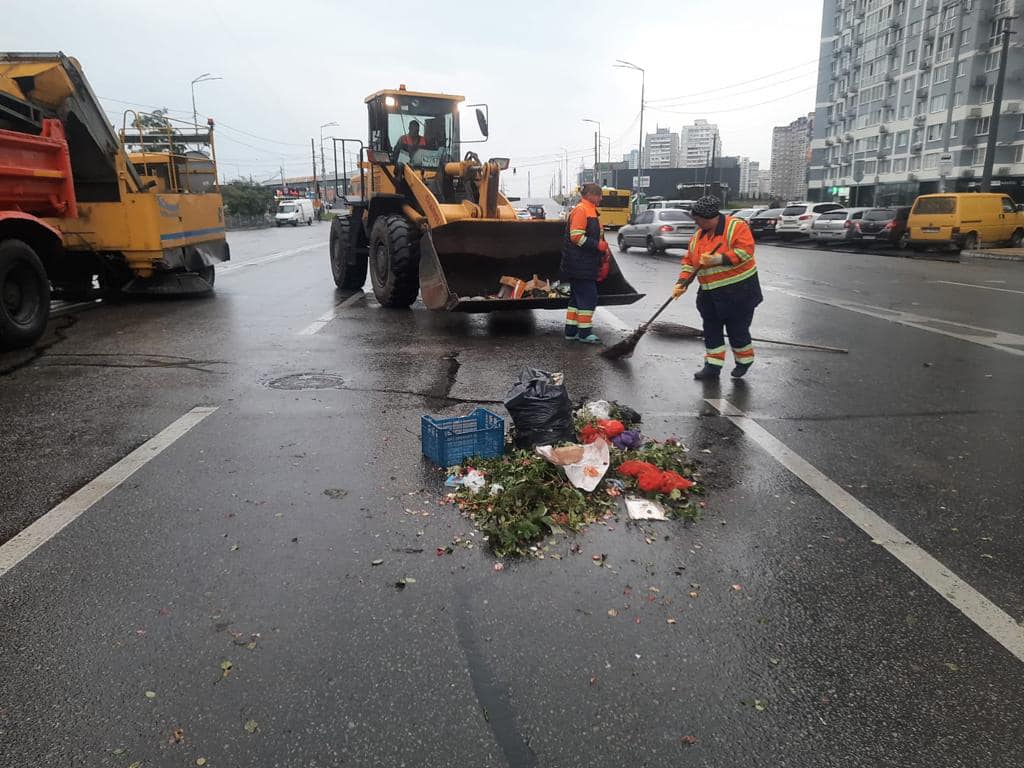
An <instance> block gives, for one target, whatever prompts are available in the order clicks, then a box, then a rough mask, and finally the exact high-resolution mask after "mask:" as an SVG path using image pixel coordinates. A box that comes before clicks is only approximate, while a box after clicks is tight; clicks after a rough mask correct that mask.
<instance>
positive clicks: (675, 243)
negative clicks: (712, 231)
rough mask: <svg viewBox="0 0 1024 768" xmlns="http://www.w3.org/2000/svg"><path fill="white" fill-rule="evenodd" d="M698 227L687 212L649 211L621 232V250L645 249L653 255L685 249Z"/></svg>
mask: <svg viewBox="0 0 1024 768" xmlns="http://www.w3.org/2000/svg"><path fill="white" fill-rule="evenodd" d="M696 231H697V225H696V223H694V221H693V218H692V217H691V216H690V214H689V213H687V212H686V211H681V210H676V209H673V208H658V209H651V208H648V209H647V210H646V211H641V212H640V213H639V214H637V216H636V217H634V218H633V219H632V220H631V221H630V223H629V224H627V225H626V226H624V227H623V228H622V229H620V230H619V236H618V244H619V250H620V251H622V252H623V253H625V252H626V251H628V250H629V249H630V248H633V247H642V248H646V249H647V252H648V253H649V254H651V255H652V256H653V255H654V254H656V253H664V252H665V249H667V248H685V247H686V246H687V245H688V244H689V242H690V238H691V237H692V236H693V233H694V232H696Z"/></svg>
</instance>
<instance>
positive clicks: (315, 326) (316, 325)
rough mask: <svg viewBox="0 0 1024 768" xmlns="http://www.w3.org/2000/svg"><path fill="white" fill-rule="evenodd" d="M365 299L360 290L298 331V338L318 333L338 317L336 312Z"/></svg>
mask: <svg viewBox="0 0 1024 768" xmlns="http://www.w3.org/2000/svg"><path fill="white" fill-rule="evenodd" d="M365 297H366V294H365V293H363V292H362V290H360V291H358V292H357V293H354V294H352V295H351V296H349V297H348V298H347V299H345V300H344V301H343V302H341V303H340V304H336V305H335V306H334V307H332V308H331V310H330V311H329V312H325V313H324V314H322V315H320V317H318V318H317V319H316V320H314V321H313V322H312V323H310V324H309V325H307V326H306V327H305V328H303V329H302V330H301V331H299V336H312V335H313V334H315V333H319V332H320V331H321V330H322V329H323V327H324V326H325V325H327V324H328V323H329V322H331V321H332V320H334V319H336V318H337V317H338V312H339V311H340V310H342V309H344V308H345V307H350V306H352V305H353V304H355V303H356V302H357V301H359V300H360V299H363V298H365Z"/></svg>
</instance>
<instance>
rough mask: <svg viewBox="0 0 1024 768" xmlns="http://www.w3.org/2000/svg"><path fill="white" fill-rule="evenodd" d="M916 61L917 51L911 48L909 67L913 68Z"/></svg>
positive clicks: (908, 56)
mask: <svg viewBox="0 0 1024 768" xmlns="http://www.w3.org/2000/svg"><path fill="white" fill-rule="evenodd" d="M915 61H917V51H915V50H914V49H913V48H911V49H910V50H909V51H907V66H908V67H910V66H913V64H914V62H915Z"/></svg>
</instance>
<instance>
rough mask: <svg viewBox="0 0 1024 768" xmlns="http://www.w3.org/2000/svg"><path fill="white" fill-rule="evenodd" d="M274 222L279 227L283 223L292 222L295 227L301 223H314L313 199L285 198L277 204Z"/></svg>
mask: <svg viewBox="0 0 1024 768" xmlns="http://www.w3.org/2000/svg"><path fill="white" fill-rule="evenodd" d="M274 223H275V224H276V225H277V226H279V227H280V226H281V225H282V224H291V225H292V226H293V227H297V226H299V224H306V225H307V226H308V225H312V223H313V201H312V200H307V199H306V198H303V197H296V198H294V199H290V200H283V201H282V202H281V203H280V204H278V206H277V213H276V214H274Z"/></svg>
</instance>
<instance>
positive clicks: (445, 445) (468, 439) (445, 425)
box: [420, 408, 505, 467]
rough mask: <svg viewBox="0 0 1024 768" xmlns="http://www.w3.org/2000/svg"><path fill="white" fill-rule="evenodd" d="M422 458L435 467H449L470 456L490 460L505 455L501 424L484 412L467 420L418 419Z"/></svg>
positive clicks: (474, 414) (501, 420) (495, 417)
mask: <svg viewBox="0 0 1024 768" xmlns="http://www.w3.org/2000/svg"><path fill="white" fill-rule="evenodd" d="M420 442H421V444H422V447H423V455H424V456H426V457H427V458H428V459H430V460H431V461H432V462H434V463H435V464H437V465H438V466H439V467H451V466H453V465H455V464H459V463H461V462H462V460H463V459H466V458H469V457H470V456H480V457H482V458H485V459H486V458H491V457H493V456H501V454H502V453H504V452H505V420H504V419H503V418H501V416H497V415H496V414H493V413H491V412H490V411H488V410H487V409H486V408H477V409H476V410H475V411H473V412H472V413H471V414H469V415H468V416H456V417H454V418H450V419H436V418H434V417H433V416H422V417H421V418H420Z"/></svg>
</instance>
